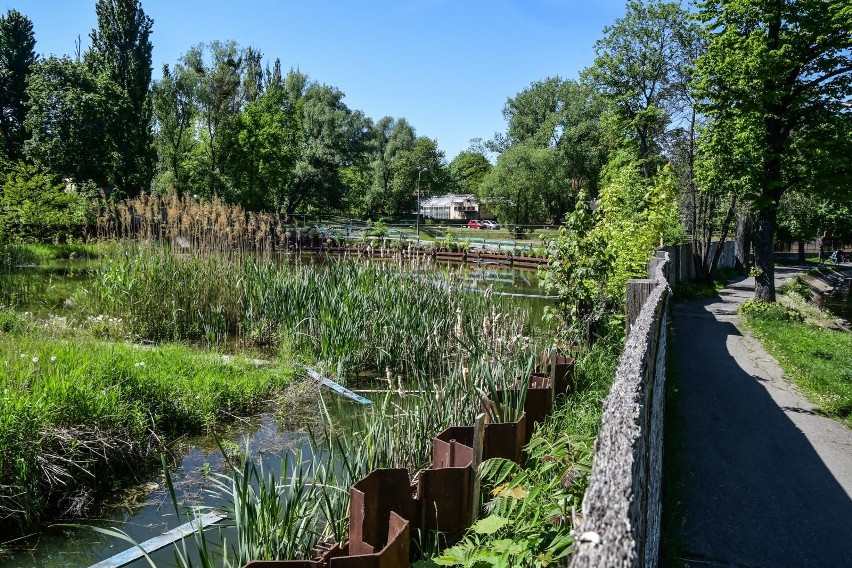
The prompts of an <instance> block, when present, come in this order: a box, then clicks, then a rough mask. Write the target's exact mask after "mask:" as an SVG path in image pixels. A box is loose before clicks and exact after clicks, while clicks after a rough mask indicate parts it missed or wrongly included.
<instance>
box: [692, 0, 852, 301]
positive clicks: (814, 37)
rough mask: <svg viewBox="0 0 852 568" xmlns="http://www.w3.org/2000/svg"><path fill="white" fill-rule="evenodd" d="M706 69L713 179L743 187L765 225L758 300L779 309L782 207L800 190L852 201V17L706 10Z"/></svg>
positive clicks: (846, 10)
mask: <svg viewBox="0 0 852 568" xmlns="http://www.w3.org/2000/svg"><path fill="white" fill-rule="evenodd" d="M699 8H700V12H699V17H700V18H701V20H702V22H704V26H705V30H706V32H707V34H708V36H709V43H708V48H707V53H706V54H705V55H704V56H702V57H700V58H699V59H698V61H697V62H696V67H697V75H698V83H697V91H698V94H699V97H700V99H701V100H702V101H703V102H704V104H703V109H702V110H703V111H704V112H705V113H706V114H707V115H708V116H709V117H710V119H711V120H710V123H709V125H708V129H707V137H706V141H705V144H706V151H707V155H708V156H710V159H708V162H707V168H706V174H705V175H706V177H707V178H708V180H709V183H720V184H730V185H731V186H733V187H735V188H736V190H737V191H738V192H739V194H740V195H741V197H742V199H743V201H745V202H746V203H747V204H748V207H749V208H750V210H751V211H752V212H753V215H754V218H755V231H754V236H753V239H754V255H755V266H756V268H757V276H756V278H755V280H756V284H755V298H757V299H762V300H774V299H775V286H774V258H773V244H774V237H775V233H776V229H777V226H778V214H779V206H780V205H781V203H782V198H783V197H784V195H785V194H786V193H787V192H788V191H790V190H791V189H794V188H799V189H801V190H803V191H805V192H806V193H808V194H812V195H815V196H816V195H818V194H820V193H822V192H831V193H833V194H834V195H835V196H837V195H839V194H842V195H846V196H847V198H848V196H849V195H850V193H849V192H850V181H849V180H850V179H852V178H850V176H849V173H850V171H849V156H850V155H852V109H850V108H849V102H850V97H852V36H851V35H850V34H852V8H850V7H849V5H848V4H847V3H845V2H824V1H820V0H802V1H797V2H793V1H791V0H777V1H774V2H763V1H757V0H732V1H726V2H720V1H715V0H714V1H705V2H701V3H700V4H699Z"/></svg>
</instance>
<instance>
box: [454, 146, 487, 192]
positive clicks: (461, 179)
mask: <svg viewBox="0 0 852 568" xmlns="http://www.w3.org/2000/svg"><path fill="white" fill-rule="evenodd" d="M449 169H450V179H451V181H452V184H453V186H454V187H455V190H456V191H458V192H459V193H472V194H474V195H479V190H480V186H481V185H482V180H483V179H484V178H485V175H486V174H487V173H488V172H489V171H490V170H491V162H489V161H488V158H486V157H485V155H483V154H482V153H481V152H475V151H473V150H465V151H463V152H459V154H458V155H457V156H456V157H455V158H453V160H452V161H451V162H450V166H449Z"/></svg>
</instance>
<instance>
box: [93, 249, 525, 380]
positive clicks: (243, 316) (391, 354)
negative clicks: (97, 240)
mask: <svg viewBox="0 0 852 568" xmlns="http://www.w3.org/2000/svg"><path fill="white" fill-rule="evenodd" d="M421 262H422V261H408V262H403V261H401V260H396V261H388V262H378V261H374V262H362V261H351V260H328V261H325V262H322V263H311V264H308V263H302V262H299V261H283V260H282V261H276V260H274V259H270V258H268V257H259V256H255V255H253V254H237V253H234V254H228V253H221V254H200V253H199V254H178V253H174V252H171V251H170V250H168V249H161V248H158V247H154V246H151V245H126V246H124V247H120V248H119V249H117V252H116V253H115V254H113V255H112V256H111V257H110V258H108V259H106V260H104V261H103V262H102V263H101V265H100V267H99V268H98V269H97V270H96V274H95V279H94V284H93V287H92V294H91V295H90V299H91V303H92V306H91V310H92V311H93V312H95V313H109V314H111V315H114V316H121V317H123V318H124V319H125V320H126V321H127V322H128V325H129V326H130V329H131V331H133V332H134V333H135V334H137V335H139V336H141V337H145V338H150V339H200V340H206V341H207V342H209V343H211V344H218V343H220V342H222V341H225V340H228V339H234V340H237V341H239V342H240V343H242V344H245V345H256V346H267V347H273V348H283V349H284V350H285V351H286V352H287V354H288V355H295V356H297V357H299V358H301V359H303V360H305V361H307V362H310V363H311V364H317V363H318V364H320V365H321V366H325V367H326V368H329V369H334V370H335V371H336V375H337V376H343V375H346V374H349V373H352V372H355V371H359V370H365V369H367V370H372V371H376V372H379V373H382V372H384V371H385V369H390V370H391V371H392V372H393V373H394V374H401V375H403V376H405V377H406V378H407V379H411V378H416V377H421V376H433V375H436V374H441V373H444V371H445V370H446V368H447V364H448V362H449V361H452V360H454V359H456V358H458V355H459V354H464V355H465V356H467V357H469V358H482V357H487V358H495V357H503V356H504V355H507V354H512V353H515V352H517V351H518V350H519V349H520V348H521V347H522V344H523V343H524V342H528V341H529V339H528V338H527V336H528V335H529V334H530V331H531V328H530V325H529V324H528V323H527V322H526V321H525V320H526V316H525V313H524V312H522V311H521V310H519V309H518V308H516V307H512V306H511V305H510V304H509V303H508V302H507V301H504V300H503V299H502V298H493V297H489V296H488V295H478V294H472V293H470V292H467V291H464V290H461V289H460V288H458V287H453V286H439V285H436V284H435V283H434V282H431V281H429V280H428V279H427V278H425V277H424V276H423V274H422V273H421V270H422V268H423V266H422V264H421Z"/></svg>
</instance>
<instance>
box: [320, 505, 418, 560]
mask: <svg viewBox="0 0 852 568" xmlns="http://www.w3.org/2000/svg"><path fill="white" fill-rule="evenodd" d="M386 527H387V535H386V537H384V538H383V539H382V540H384V541H385V542H386V543H387V544H386V545H385V546H384V547H382V549H381V550H380V551H378V552H374V553H370V554H361V555H352V556H338V557H337V558H332V559H331V562H330V564H329V566H330V567H331V568H402V567H403V566H409V565H410V563H411V562H410V556H411V523H410V521H409V520H408V519H404V518H403V517H401V516H400V515H397V514H396V513H395V512H393V511H391V512H390V514H389V516H388V519H387V524H386Z"/></svg>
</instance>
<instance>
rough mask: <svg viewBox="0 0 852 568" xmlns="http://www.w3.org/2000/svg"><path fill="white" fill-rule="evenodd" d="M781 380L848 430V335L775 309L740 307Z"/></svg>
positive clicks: (851, 390)
mask: <svg viewBox="0 0 852 568" xmlns="http://www.w3.org/2000/svg"><path fill="white" fill-rule="evenodd" d="M740 311H741V313H743V314H744V315H745V316H746V317H745V321H746V323H747V324H748V326H749V327H750V328H751V329H752V331H753V332H754V334H755V336H756V337H758V338H759V339H760V340H761V341H762V342H763V344H764V345H765V346H766V349H767V351H769V352H770V353H771V354H772V355H773V356H774V357H775V358H776V359H778V362H779V363H780V364H781V367H782V368H783V369H784V373H785V374H786V376H787V377H788V378H789V379H791V380H792V381H793V382H794V383H795V384H796V385H797V386H798V387H799V388H801V389H802V391H804V393H805V394H806V395H807V396H808V398H809V399H810V400H811V401H813V402H814V403H815V404H817V405H819V406H820V407H821V408H822V409H823V410H825V412H826V413H827V414H828V415H830V416H832V417H835V418H838V419H841V420H843V421H844V422H845V423H846V424H847V425H848V426H850V427H852V333H849V332H847V331H842V330H836V329H829V328H826V327H822V326H820V325H817V324H814V323H808V322H806V321H802V319H803V318H802V317H801V316H800V315H799V314H798V312H796V311H794V310H792V309H791V308H787V307H784V306H780V305H771V304H770V305H767V304H760V303H756V302H747V303H745V304H744V305H743V307H742V308H741V309H740Z"/></svg>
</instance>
